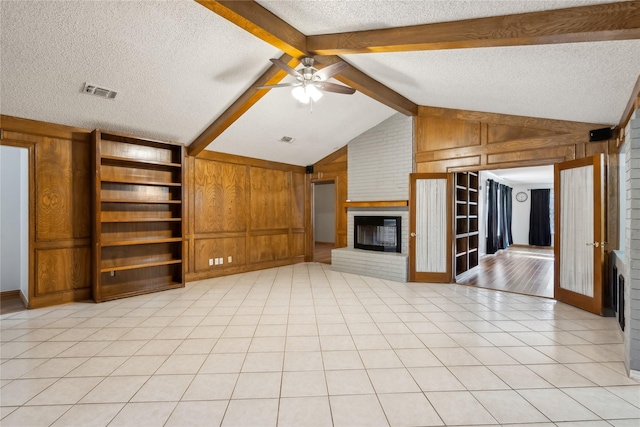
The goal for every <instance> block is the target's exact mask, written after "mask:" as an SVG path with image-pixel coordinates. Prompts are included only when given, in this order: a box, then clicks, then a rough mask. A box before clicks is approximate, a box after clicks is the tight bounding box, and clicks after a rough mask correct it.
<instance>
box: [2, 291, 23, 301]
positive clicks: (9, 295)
mask: <svg viewBox="0 0 640 427" xmlns="http://www.w3.org/2000/svg"><path fill="white" fill-rule="evenodd" d="M11 299H20V289H16V290H14V291H4V292H0V301H7V300H11Z"/></svg>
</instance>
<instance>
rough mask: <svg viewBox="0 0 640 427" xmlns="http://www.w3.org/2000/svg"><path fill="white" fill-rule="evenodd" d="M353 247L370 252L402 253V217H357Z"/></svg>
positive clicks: (355, 218) (355, 219)
mask: <svg viewBox="0 0 640 427" xmlns="http://www.w3.org/2000/svg"><path fill="white" fill-rule="evenodd" d="M353 220H354V224H353V225H354V227H353V247H354V248H355V249H364V250H368V251H380V252H398V253H400V252H401V249H402V245H401V238H400V236H401V230H402V227H401V225H402V217H399V216H355V217H354V218H353Z"/></svg>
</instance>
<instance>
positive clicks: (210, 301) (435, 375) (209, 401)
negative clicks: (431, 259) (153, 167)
mask: <svg viewBox="0 0 640 427" xmlns="http://www.w3.org/2000/svg"><path fill="white" fill-rule="evenodd" d="M0 326H1V331H2V335H1V341H2V343H1V347H0V357H1V364H0V386H1V387H2V388H1V389H0V402H1V411H0V417H1V420H0V424H2V426H3V427H11V426H28V427H37V426H56V427H58V426H107V425H108V426H163V425H165V426H198V425H203V426H217V425H221V426H225V427H226V426H276V425H277V426H298V427H300V426H303V427H304V426H331V425H333V426H377V425H380V426H388V425H392V426H438V425H460V426H468V425H525V424H526V425H527V426H553V425H560V426H594V427H595V426H607V425H613V426H635V427H638V426H640V384H639V383H638V382H637V381H634V380H632V379H629V378H628V377H627V375H626V373H625V371H624V364H623V362H622V361H623V353H622V351H623V344H622V340H621V334H620V332H619V329H618V326H617V325H616V321H615V319H613V318H602V317H599V316H594V315H592V314H590V313H587V312H584V311H581V310H578V309H576V308H574V307H571V306H568V305H565V304H562V303H557V302H555V301H552V300H548V299H541V298H537V297H528V296H522V295H516V294H509V293H502V292H497V291H492V290H487V289H480V288H473V287H466V286H460V285H436V284H405V283H396V282H390V281H385V280H380V279H374V278H370V277H364V276H357V275H351V274H343V273H337V272H333V271H331V267H330V266H328V265H324V264H313V263H310V264H298V265H294V266H288V267H282V268H276V269H270V270H263V271H257V272H251V273H246V274H238V275H234V276H227V277H221V278H216V279H210V280H204V281H200V282H194V283H189V284H188V285H187V286H186V287H185V288H184V289H177V290H172V291H166V292H160V293H154V294H150V295H143V296H138V297H133V298H127V299H122V300H117V301H112V302H107V303H103V304H92V303H74V304H68V305H63V306H57V307H51V308H46V309H37V310H30V311H23V312H20V313H12V314H7V315H3V316H2V317H1V318H0Z"/></svg>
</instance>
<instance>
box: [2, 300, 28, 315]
mask: <svg viewBox="0 0 640 427" xmlns="http://www.w3.org/2000/svg"><path fill="white" fill-rule="evenodd" d="M23 310H26V307H25V306H24V304H23V303H22V300H21V299H20V298H11V299H1V300H0V316H1V315H3V314H10V313H16V312H18V311H23Z"/></svg>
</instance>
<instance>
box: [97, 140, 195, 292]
mask: <svg viewBox="0 0 640 427" xmlns="http://www.w3.org/2000/svg"><path fill="white" fill-rule="evenodd" d="M92 137H93V138H92V166H93V171H92V172H93V186H92V189H93V220H94V221H93V227H94V228H93V239H92V240H93V262H92V270H93V286H92V291H93V299H94V300H95V301H96V302H101V301H107V300H111V299H116V298H122V297H127V296H133V295H138V294H142V293H147V292H155V291H160V290H165V289H171V288H176V287H182V286H184V272H185V268H184V266H183V254H184V253H185V251H184V240H183V237H184V226H183V218H184V216H185V215H184V213H185V209H184V192H183V188H182V183H183V167H182V166H183V163H184V146H183V145H182V144H177V143H169V142H161V141H153V140H149V139H142V138H137V137H133V136H130V135H126V134H121V133H116V132H106V131H101V130H95V131H94V132H93V133H92Z"/></svg>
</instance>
